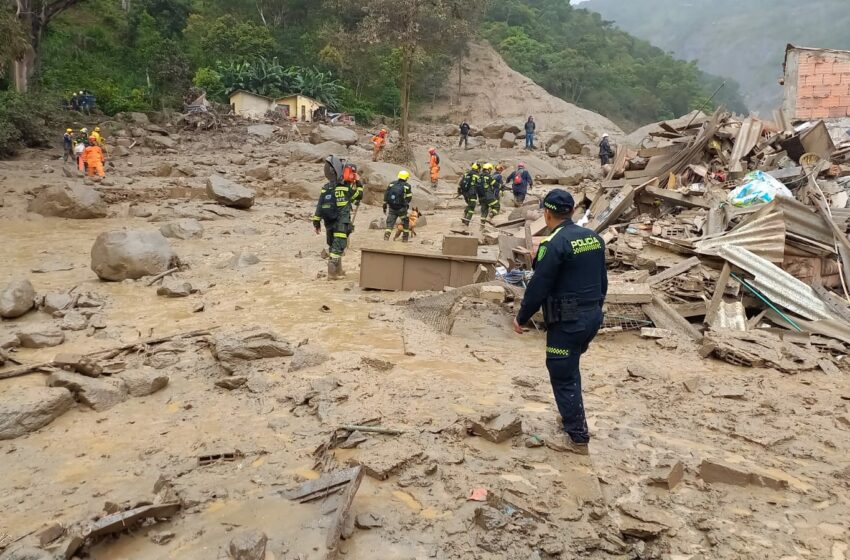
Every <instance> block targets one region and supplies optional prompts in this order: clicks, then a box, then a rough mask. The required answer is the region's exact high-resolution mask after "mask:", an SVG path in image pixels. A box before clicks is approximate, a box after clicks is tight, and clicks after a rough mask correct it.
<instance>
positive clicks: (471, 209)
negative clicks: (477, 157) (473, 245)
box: [457, 162, 481, 226]
mask: <svg viewBox="0 0 850 560" xmlns="http://www.w3.org/2000/svg"><path fill="white" fill-rule="evenodd" d="M480 182H481V166H480V165H479V164H478V162H476V163H473V164H472V167H471V168H470V169H469V171H467V172H466V173H464V174H463V177H461V178H460V183H459V184H458V187H457V194H458V195H460V196H462V197H463V200H464V201H466V210H464V212H463V225H465V226H468V225H469V222H471V221H472V216H474V215H475V205H476V204H478V183H480Z"/></svg>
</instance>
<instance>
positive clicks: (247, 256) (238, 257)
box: [218, 251, 260, 270]
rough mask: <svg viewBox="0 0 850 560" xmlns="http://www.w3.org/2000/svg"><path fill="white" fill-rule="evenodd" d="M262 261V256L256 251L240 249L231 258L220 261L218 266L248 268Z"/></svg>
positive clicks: (235, 268)
mask: <svg viewBox="0 0 850 560" xmlns="http://www.w3.org/2000/svg"><path fill="white" fill-rule="evenodd" d="M259 263H260V257H258V256H257V255H255V254H254V253H247V252H242V251H240V252H239V253H236V254H235V255H233V256H232V257H230V258H229V259H227V260H225V261H223V262H221V263H219V265H218V268H232V269H234V270H237V269H240V268H247V267H249V266H253V265H255V264H259Z"/></svg>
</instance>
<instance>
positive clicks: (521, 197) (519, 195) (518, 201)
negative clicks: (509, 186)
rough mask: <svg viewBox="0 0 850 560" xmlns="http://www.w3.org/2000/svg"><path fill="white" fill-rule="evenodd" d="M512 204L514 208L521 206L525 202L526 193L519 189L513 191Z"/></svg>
mask: <svg viewBox="0 0 850 560" xmlns="http://www.w3.org/2000/svg"><path fill="white" fill-rule="evenodd" d="M513 193H514V204H515V205H516V206H522V204H523V202H525V194H526V191H524V190H520V189H514V190H513Z"/></svg>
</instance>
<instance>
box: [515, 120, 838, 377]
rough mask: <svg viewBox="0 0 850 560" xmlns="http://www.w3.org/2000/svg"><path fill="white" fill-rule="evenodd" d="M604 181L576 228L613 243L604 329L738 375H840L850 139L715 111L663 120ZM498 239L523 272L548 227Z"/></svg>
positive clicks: (586, 197) (581, 196) (533, 225)
mask: <svg viewBox="0 0 850 560" xmlns="http://www.w3.org/2000/svg"><path fill="white" fill-rule="evenodd" d="M673 124H677V125H678V126H673ZM607 171H608V173H607V178H606V179H605V180H604V181H603V182H602V184H601V186H600V187H599V188H598V189H596V190H595V191H589V190H588V191H585V192H582V193H577V195H576V200H577V204H578V205H579V207H580V208H579V209H578V212H577V217H578V218H581V220H580V223H585V224H586V225H587V227H589V228H591V229H593V230H594V231H596V232H597V233H599V234H600V235H602V237H603V238H604V239H605V241H606V243H607V244H608V252H609V255H608V258H609V266H610V272H611V274H610V278H611V290H610V294H609V298H608V307H609V309H608V315H609V321H607V322H606V326H608V327H612V326H617V322H618V321H617V319H618V318H619V319H621V321H620V324H619V327H620V328H621V329H626V328H641V327H645V328H644V329H643V334H644V336H647V337H652V338H657V339H658V342H659V343H660V344H661V345H663V346H665V347H667V348H675V347H677V346H679V345H692V344H695V345H697V346H698V347H699V348H700V351H701V353H702V354H703V355H704V356H708V355H714V356H716V357H718V358H721V359H724V360H726V361H729V362H731V363H734V364H740V365H747V366H767V367H774V368H776V369H779V370H782V371H800V370H805V369H813V368H816V367H820V368H822V369H823V370H824V371H826V372H827V373H834V372H835V371H837V368H838V367H841V366H842V365H843V361H844V360H843V355H844V354H845V351H846V346H845V345H847V344H850V304H848V301H850V296H848V282H850V242H848V238H847V231H848V228H850V208H847V206H848V199H850V138H848V140H847V141H845V142H844V143H842V144H840V145H838V146H836V145H835V144H834V142H833V140H832V139H831V138H830V136H829V133H828V131H827V127H826V126H825V123H823V122H822V121H818V122H812V123H804V124H802V125H800V126H798V127H796V128H793V129H792V128H790V127H789V126H787V125H785V124H776V123H771V122H766V121H762V120H759V119H757V118H754V117H748V118H746V119H739V118H736V117H734V116H732V115H730V114H728V113H726V112H724V111H723V110H722V109H720V110H718V111H717V112H715V113H714V114H713V115H711V116H706V115H702V114H694V115H693V116H692V117H690V120H682V119H680V120H679V121H677V122H676V123H660V125H659V126H657V127H655V131H653V132H650V134H649V136H648V137H647V138H646V139H644V140H643V142H642V143H641V146H640V147H638V148H629V147H624V146H621V147H620V149H619V150H618V154H617V157H616V159H615V161H614V163H613V164H612V165H611V166H610V167H609V169H608V170H607ZM582 206H583V207H582ZM581 213H583V214H584V216H583V217H582V216H581ZM531 217H534V216H531ZM523 226H524V227H525V231H524V232H523V230H522V229H519V228H522V227H523ZM511 227H514V228H517V229H514V230H511V229H510V228H511ZM499 229H501V230H502V231H503V232H507V234H506V235H502V236H501V238H500V245H504V247H502V255H503V259H502V260H503V264H504V265H506V266H507V267H511V266H521V265H522V264H523V263H524V264H527V263H528V260H529V259H530V255H532V254H533V251H534V249H535V247H536V244H537V243H539V240H540V239H542V236H543V235H545V234H546V230H545V223H544V222H543V220H542V218H540V219H538V220H536V221H526V220H525V217H520V218H519V219H517V220H513V221H508V222H505V223H503V224H500V226H499ZM506 255H507V256H506ZM614 306H618V307H617V308H616V311H615V308H614ZM622 306H628V307H629V308H628V309H625V312H624V309H621V308H620V307H622ZM612 311H614V312H612ZM612 316H613V320H611V319H612ZM651 324H654V326H655V327H656V328H649V327H650V325H651Z"/></svg>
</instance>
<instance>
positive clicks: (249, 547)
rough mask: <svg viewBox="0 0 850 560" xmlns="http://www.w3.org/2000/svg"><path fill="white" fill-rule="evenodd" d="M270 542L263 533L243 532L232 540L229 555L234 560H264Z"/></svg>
mask: <svg viewBox="0 0 850 560" xmlns="http://www.w3.org/2000/svg"><path fill="white" fill-rule="evenodd" d="M268 541H269V538H268V537H267V536H266V534H265V533H263V532H262V531H257V530H253V531H243V532H241V533H239V534H237V535H236V536H235V537H233V538H232V539H231V540H230V546H229V547H228V550H227V555H228V556H229V557H230V558H231V559H232V560H264V559H265V557H266V543H268Z"/></svg>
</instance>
